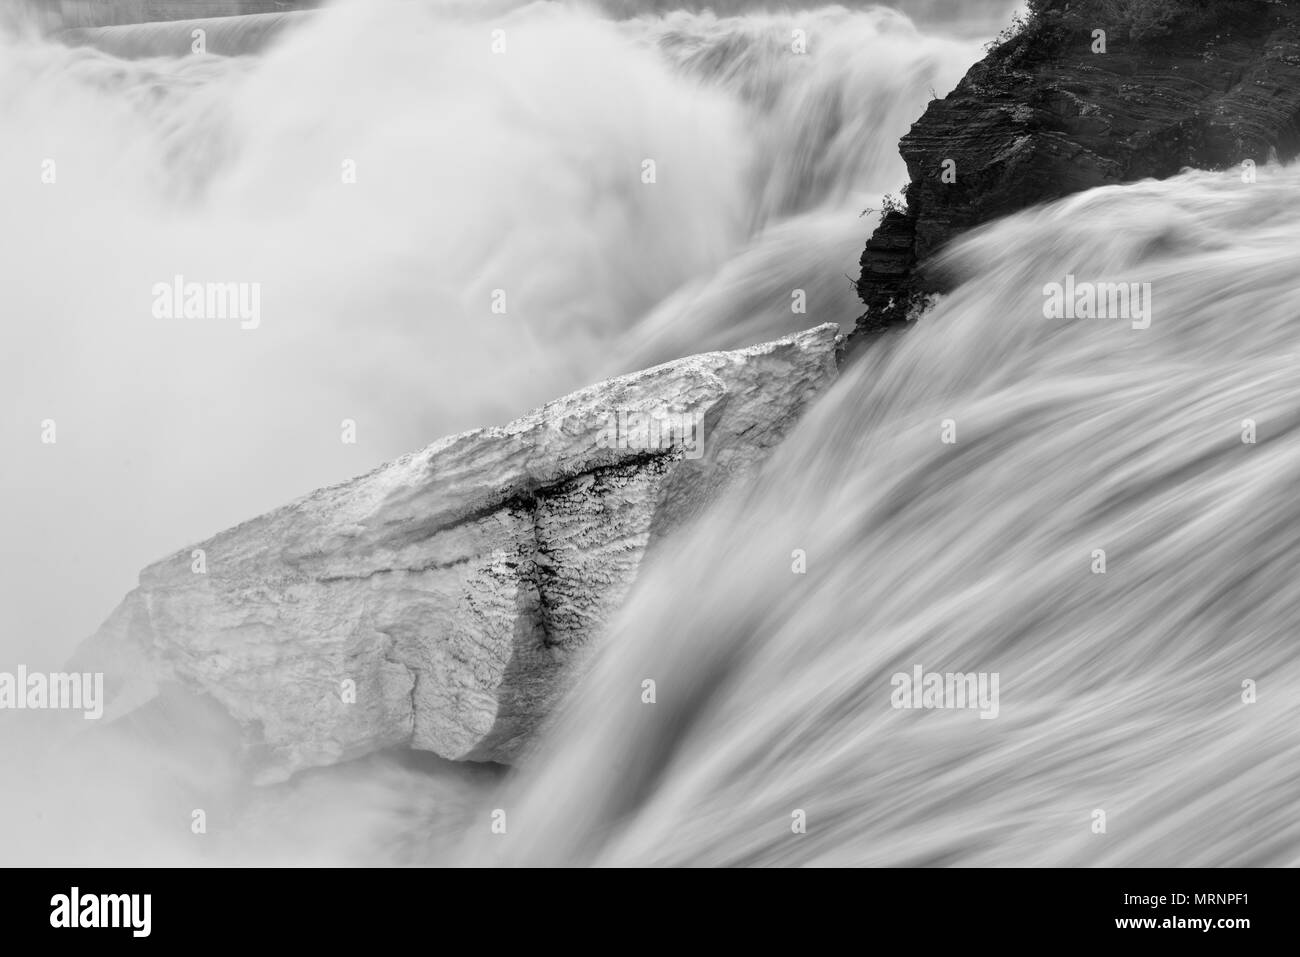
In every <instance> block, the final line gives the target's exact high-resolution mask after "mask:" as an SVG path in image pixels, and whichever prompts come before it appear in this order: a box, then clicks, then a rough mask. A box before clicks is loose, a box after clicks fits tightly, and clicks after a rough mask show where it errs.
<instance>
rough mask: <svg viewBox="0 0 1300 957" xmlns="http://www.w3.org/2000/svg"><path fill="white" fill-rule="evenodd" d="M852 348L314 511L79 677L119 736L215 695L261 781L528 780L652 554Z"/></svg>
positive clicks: (600, 419) (676, 394) (139, 598)
mask: <svg viewBox="0 0 1300 957" xmlns="http://www.w3.org/2000/svg"><path fill="white" fill-rule="evenodd" d="M835 353H836V334H835V327H834V326H833V325H825V326H820V327H818V328H816V329H813V330H810V331H808V332H805V333H802V334H800V335H797V336H793V337H789V338H786V339H782V340H779V341H777V342H773V343H769V344H766V345H762V346H756V347H753V348H750V349H745V350H741V351H736V352H719V353H709V354H706V355H700V356H695V357H692V358H688V359H682V360H678V361H676V362H672V363H668V364H666V365H662V366H658V367H656V368H653V369H649V370H647V371H644V372H639V373H635V374H633V375H629V376H624V377H621V378H617V379H612V380H610V381H607V382H604V383H601V384H599V385H595V386H592V387H590V388H587V389H584V390H582V391H580V392H576V393H574V394H572V395H569V396H567V397H565V398H563V399H559V400H557V401H554V402H551V403H550V404H548V405H546V406H544V407H542V408H541V409H538V410H536V411H535V412H533V413H531V414H529V415H527V416H524V417H523V418H521V419H518V420H516V421H514V422H512V423H510V424H509V425H506V426H504V427H501V428H488V429H479V430H476V431H473V432H466V433H463V434H461V435H456V436H452V437H449V438H446V439H443V440H441V441H439V442H436V443H434V444H433V445H431V446H429V447H428V448H426V449H424V450H422V451H420V452H416V453H413V454H411V455H407V456H405V457H403V458H400V459H398V460H396V461H394V462H392V463H390V464H388V465H385V466H383V467H381V468H379V469H377V470H375V471H374V472H371V473H369V474H368V475H364V476H362V477H360V478H357V479H354V480H352V481H350V482H347V483H344V484H342V485H338V486H334V487H331V488H325V489H321V490H319V491H316V492H313V493H312V494H310V495H308V496H306V497H305V498H302V499H300V500H298V501H296V502H294V503H292V504H290V505H287V506H284V507H283V508H280V509H277V510H275V511H273V512H269V513H267V514H266V515H262V516H260V517H258V518H255V519H253V520H251V521H249V522H245V523H244V524H242V525H239V526H237V527H235V528H232V529H229V530H227V531H225V532H222V533H220V534H219V535H217V536H215V537H213V538H211V539H209V540H208V541H205V542H202V543H200V544H198V545H196V546H193V548H186V549H184V550H182V551H180V552H177V553H176V554H175V555H172V556H171V557H169V558H166V559H163V560H162V561H160V562H157V563H156V564H154V565H151V566H149V567H148V568H146V569H145V570H144V571H143V572H142V573H141V575H140V585H139V587H138V588H136V589H135V590H134V591H133V592H131V593H130V594H129V595H128V596H127V597H126V599H125V600H124V601H123V603H122V605H121V606H119V608H118V609H117V610H116V611H115V612H114V614H113V615H112V616H111V617H110V618H109V620H108V621H107V622H106V623H105V624H104V625H103V626H102V627H101V628H100V630H99V631H98V632H97V633H96V634H95V635H94V636H93V637H92V638H91V639H90V640H89V641H88V642H87V643H86V644H85V645H84V646H83V648H82V649H81V651H80V652H79V653H78V659H79V663H81V664H83V665H86V666H90V667H92V668H95V669H100V670H105V671H107V672H108V673H109V678H110V702H109V716H110V717H112V716H114V715H115V714H121V713H124V712H126V711H129V710H131V709H133V708H134V707H136V706H138V705H140V704H143V703H145V702H146V701H148V700H149V699H150V698H151V697H153V696H154V695H155V694H156V693H157V691H158V688H159V686H160V685H161V684H162V683H164V682H178V683H179V684H180V685H181V686H183V687H184V688H185V689H187V690H188V691H190V692H198V693H202V694H204V695H207V696H210V697H211V698H212V699H215V700H216V701H217V702H218V703H219V704H220V705H221V706H222V707H224V708H225V710H226V711H228V712H229V714H230V715H231V716H232V717H234V718H235V719H236V720H237V721H238V722H239V723H240V724H241V725H242V726H243V728H244V729H245V732H246V740H247V742H248V744H249V746H250V750H251V752H252V754H253V758H254V764H255V766H256V767H257V768H259V769H260V771H261V774H262V777H263V779H264V780H267V779H274V778H277V777H282V776H284V775H285V774H287V773H291V772H292V771H294V770H297V769H299V768H304V767H310V766H316V765H323V764H330V763H333V762H336V761H338V760H341V759H345V758H350V757H354V756H358V755H360V754H363V753H366V752H368V751H372V750H376V749H380V748H385V747H392V746H402V745H405V746H410V747H413V748H418V749H423V750H429V751H433V752H436V753H437V754H439V755H441V756H443V757H447V758H453V759H469V760H498V761H509V760H510V759H511V758H512V757H513V756H514V755H515V754H516V753H517V752H518V750H519V748H520V746H521V745H522V744H523V743H524V741H525V740H526V739H527V737H528V735H529V733H530V732H531V731H532V730H533V728H534V727H535V726H536V724H537V723H538V721H539V719H540V718H542V717H543V716H544V715H545V714H546V713H547V711H548V710H549V709H550V707H551V706H552V704H553V702H554V700H555V699H556V697H557V696H558V694H559V693H560V692H561V691H562V690H563V687H564V684H565V678H566V675H567V673H568V669H567V668H566V665H568V664H570V663H572V661H573V660H574V657H575V656H574V653H575V652H576V651H577V650H578V649H580V648H582V647H583V646H584V645H586V644H587V643H588V642H590V641H592V640H593V638H595V637H596V636H597V635H599V634H600V632H601V630H602V626H603V625H604V623H605V621H606V620H607V618H608V617H609V615H610V614H611V613H612V612H613V611H614V610H615V609H616V608H617V607H618V605H619V603H620V602H621V600H622V599H623V597H624V595H625V594H626V593H627V591H628V589H629V588H630V587H631V586H632V583H633V581H634V579H635V577H636V572H637V568H638V567H639V565H640V562H641V560H642V558H643V556H644V555H645V553H646V550H647V548H652V547H653V546H654V543H655V542H656V541H657V540H659V539H660V538H661V537H662V536H663V535H665V534H667V533H668V532H670V531H671V530H672V529H673V528H674V527H676V526H678V525H679V524H681V523H682V522H685V521H689V519H690V518H691V516H692V515H694V514H696V513H697V512H698V510H699V509H701V508H702V507H703V506H704V505H705V504H707V503H708V502H709V501H710V500H711V499H712V498H713V497H714V496H715V495H716V494H717V493H718V492H719V491H720V490H721V489H722V488H723V487H724V486H725V485H726V484H727V483H728V482H729V481H731V480H732V479H733V478H734V477H735V476H737V475H738V474H740V473H743V472H745V471H747V470H748V469H750V468H751V467H752V466H753V465H755V464H756V463H758V462H759V461H760V460H761V459H762V458H763V457H764V456H765V455H766V454H767V452H768V451H769V450H770V449H771V448H772V446H774V445H775V444H776V443H777V442H778V441H779V440H780V439H781V437H782V436H783V435H784V434H785V432H786V431H787V429H788V428H789V427H790V426H791V425H792V424H793V422H794V421H795V419H796V418H797V417H798V416H799V414H800V412H801V411H802V410H803V409H804V407H805V405H806V404H807V403H808V402H809V401H810V400H811V399H812V398H814V397H815V396H816V395H817V394H819V393H820V392H821V391H823V390H824V389H825V388H826V387H827V386H828V385H829V384H830V382H831V381H832V380H833V379H834V376H835V371H836V357H835ZM650 423H654V424H655V426H656V427H660V428H659V429H658V431H651V430H650V427H649V424H650ZM669 426H671V429H670V428H669ZM196 550H201V551H202V553H203V554H202V562H203V565H204V566H205V568H204V569H203V570H201V571H196V570H195V567H196V562H197V561H198V559H197V558H196V557H195V554H194V553H195V551H196ZM123 676H126V678H123ZM114 685H116V686H117V693H116V695H113V692H112V690H111V688H112V686H114ZM353 686H355V701H354V702H353V701H350V700H348V699H349V698H350V697H351V695H350V693H349V692H350V690H351V689H352V687H353Z"/></svg>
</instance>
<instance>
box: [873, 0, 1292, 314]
mask: <svg viewBox="0 0 1300 957" xmlns="http://www.w3.org/2000/svg"><path fill="white" fill-rule="evenodd" d="M1178 2H1184V3H1186V2H1188V0H1178ZM1173 5H1174V6H1176V4H1173ZM1036 6H1037V7H1039V8H1040V10H1042V11H1043V12H1042V14H1041V15H1040V17H1039V21H1038V23H1037V24H1036V25H1031V27H1030V28H1029V29H1027V30H1026V31H1024V32H1023V33H1021V34H1020V35H1019V36H1017V37H1015V38H1013V39H1012V40H1010V41H1009V42H1007V43H1005V44H1003V45H1002V46H1000V47H998V48H997V49H995V50H993V51H992V52H990V54H989V55H988V56H987V57H985V59H984V60H983V61H981V62H980V63H977V64H976V65H975V66H974V67H972V68H971V70H970V71H969V72H968V73H967V74H966V76H965V77H964V78H963V79H962V81H961V83H959V84H958V86H957V88H956V89H955V90H954V91H953V92H952V93H951V94H949V95H948V96H947V97H945V98H944V99H942V100H935V101H934V102H932V103H931V104H930V106H929V108H928V109H927V110H926V112H925V114H924V115H923V116H922V117H921V118H920V120H918V121H917V122H916V123H915V124H914V125H913V126H912V129H911V131H910V132H909V133H908V134H907V135H906V136H904V137H903V139H902V141H901V143H900V144H899V149H900V152H901V153H902V156H903V159H904V160H905V161H906V163H907V169H908V174H909V177H910V182H909V184H908V187H907V207H908V208H907V213H906V214H901V213H891V214H890V215H888V216H887V217H886V218H885V219H884V220H883V221H882V223H881V224H880V227H879V228H878V229H877V230H876V232H875V234H874V235H873V236H872V237H871V240H870V241H869V242H868V243H867V246H866V249H865V251H864V252H863V254H862V259H861V266H862V273H861V277H860V279H859V281H858V293H859V295H860V296H861V298H862V300H863V302H864V303H866V305H867V312H866V313H865V314H864V315H863V316H862V318H860V319H859V321H858V327H857V333H858V334H859V335H857V336H855V338H861V334H863V333H871V332H875V331H878V330H880V329H883V328H885V327H888V326H891V325H894V324H896V323H899V322H902V321H905V320H906V318H907V314H908V312H909V311H910V309H911V307H912V306H913V305H915V304H916V302H917V301H918V299H919V297H921V296H924V295H925V294H926V293H929V292H936V291H942V290H943V288H944V278H943V277H942V276H940V275H937V274H935V273H934V272H933V271H931V272H930V274H929V275H927V274H926V268H925V267H926V263H927V261H928V260H930V259H931V257H933V256H934V254H935V253H936V252H937V251H938V250H940V249H941V248H942V247H943V246H944V245H945V244H946V243H948V242H949V241H950V240H951V239H953V238H954V237H955V236H957V235H958V234H959V233H961V232H962V231H964V230H967V229H969V228H971V227H972V226H977V225H979V224H981V223H985V222H988V221H990V220H993V219H996V218H998V217H1000V216H1004V215H1007V214H1008V213H1012V212H1015V211H1017V210H1020V209H1024V208H1026V207H1029V206H1032V205H1035V204H1038V203H1042V202H1046V201H1050V200H1054V199H1059V198H1061V197H1063V196H1066V195H1069V194H1070V193H1074V192H1077V191H1079V190H1084V189H1090V188H1092V187H1095V186H1100V185H1104V184H1107V183H1122V182H1131V181H1134V180H1138V179H1144V178H1147V177H1157V178H1162V177H1167V176H1171V175H1173V174H1175V173H1178V172H1179V171H1180V170H1181V169H1183V168H1184V167H1188V166H1192V167H1197V168H1200V169H1223V168H1227V167H1229V166H1234V165H1237V164H1240V163H1242V161H1243V160H1246V159H1252V160H1254V161H1255V162H1257V163H1260V164H1262V163H1264V162H1265V161H1266V160H1267V159H1268V158H1269V157H1270V155H1271V154H1273V153H1276V155H1277V156H1278V157H1279V158H1281V159H1283V160H1287V159H1290V158H1292V157H1294V156H1295V154H1296V152H1297V149H1298V148H1300V27H1298V25H1297V24H1298V21H1300V13H1298V11H1297V7H1298V6H1300V4H1297V3H1295V2H1294V0H1292V2H1287V3H1265V2H1259V3H1250V2H1233V3H1230V4H1225V5H1224V7H1225V8H1224V9H1222V10H1220V11H1217V13H1219V14H1222V15H1221V16H1218V18H1217V19H1215V20H1213V22H1211V21H1210V19H1209V18H1211V17H1213V16H1215V15H1216V11H1215V10H1213V9H1209V8H1207V9H1209V12H1208V13H1206V14H1205V15H1204V17H1203V19H1204V20H1205V21H1206V22H1203V23H1198V24H1196V25H1194V26H1193V27H1191V28H1189V29H1187V30H1184V31H1181V32H1180V31H1177V30H1175V31H1173V32H1171V33H1170V34H1169V35H1167V36H1161V37H1156V38H1154V39H1143V40H1142V41H1141V42H1139V41H1137V40H1134V39H1133V37H1138V36H1139V35H1140V30H1139V26H1141V25H1140V24H1136V23H1135V24H1123V23H1118V22H1116V21H1115V19H1114V16H1113V15H1111V16H1109V17H1108V16H1106V14H1105V12H1104V10H1105V9H1106V8H1107V6H1108V5H1107V4H1105V3H1101V2H1098V0H1076V2H1075V3H1073V4H1069V5H1066V4H1061V3H1056V2H1054V0H1039V2H1038V3H1037V4H1036ZM1137 6H1141V4H1138V5H1137ZM1204 6H1205V5H1202V7H1204ZM1109 8H1110V9H1112V10H1114V9H1116V5H1114V4H1113V3H1112V4H1109ZM1189 9H1192V10H1196V9H1198V8H1196V7H1194V6H1192V7H1190V8H1189ZM1093 29H1105V30H1106V31H1107V34H1108V36H1107V50H1106V52H1105V53H1094V52H1093V50H1092V47H1093V44H1094V39H1093V36H1092V30H1093ZM1147 32H1150V31H1149V30H1148V31H1147ZM946 161H951V163H952V164H953V165H951V166H949V169H950V170H951V173H950V175H949V177H948V178H949V179H953V177H954V176H955V181H953V182H945V179H944V175H943V174H944V169H945V162H946Z"/></svg>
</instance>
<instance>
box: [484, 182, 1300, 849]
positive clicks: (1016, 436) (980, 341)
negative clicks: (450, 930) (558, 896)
mask: <svg viewBox="0 0 1300 957" xmlns="http://www.w3.org/2000/svg"><path fill="white" fill-rule="evenodd" d="M1298 224H1300V171H1297V170H1295V169H1288V170H1282V169H1278V168H1270V169H1268V171H1267V172H1266V173H1264V174H1261V176H1260V178H1259V182H1258V183H1257V184H1243V183H1242V182H1241V181H1240V178H1239V177H1238V176H1237V175H1235V174H1232V173H1229V174H1223V175H1211V174H1204V173H1193V174H1188V175H1184V176H1182V177H1179V178H1178V179H1176V180H1173V181H1169V182H1163V183H1154V182H1148V183H1142V184H1138V185H1134V186H1129V187H1123V188H1106V189H1100V190H1095V191H1092V192H1089V193H1086V194H1083V195H1080V196H1077V197H1074V198H1071V199H1068V200H1065V201H1063V202H1060V203H1057V204H1055V205H1053V206H1051V207H1050V208H1047V209H1043V210H1035V211H1029V212H1026V213H1023V214H1020V215H1017V216H1015V217H1012V218H1011V219H1008V220H1006V221H1004V222H1002V223H1000V224H998V225H996V226H995V227H993V228H991V229H988V230H985V231H983V232H982V233H981V234H980V235H977V236H974V237H972V238H970V239H969V240H968V241H966V242H964V243H962V245H961V248H960V249H959V250H958V251H957V252H956V253H955V255H954V259H953V262H954V264H955V268H957V269H958V270H959V272H960V273H961V274H962V275H964V276H965V277H966V279H965V281H964V282H963V283H962V284H961V285H960V286H959V288H957V289H956V290H955V291H954V292H952V294H951V295H950V296H949V297H948V298H947V299H946V300H945V301H944V302H943V303H942V304H941V305H940V306H939V308H938V309H937V310H936V311H935V312H934V313H933V314H932V315H930V316H928V317H926V318H925V319H924V320H923V321H922V322H920V323H919V324H918V326H917V327H916V328H914V329H913V330H911V331H910V332H909V333H908V334H907V335H906V336H904V337H902V338H901V339H900V340H899V341H898V342H897V343H896V344H895V345H894V346H892V347H891V348H888V349H882V350H879V351H878V352H876V353H874V354H873V355H871V356H869V357H868V359H867V361H865V362H863V363H861V364H860V365H857V366H856V367H854V368H852V369H851V370H850V371H849V372H848V374H847V375H846V376H845V377H844V378H843V379H842V380H841V382H840V383H839V384H838V385H837V387H836V388H835V389H834V391H833V392H832V393H831V394H829V395H828V396H827V397H826V398H825V400H823V401H822V402H821V403H820V404H819V406H818V407H817V408H816V409H815V410H814V412H813V413H812V414H811V415H810V416H809V417H807V418H806V419H805V420H804V421H803V422H802V423H801V424H800V425H799V426H798V427H797V429H796V430H795V432H794V433H793V434H792V435H791V436H790V437H789V439H788V440H787V441H786V443H785V444H783V446H782V447H781V449H780V450H779V451H778V453H777V457H776V458H775V459H774V460H773V461H772V462H771V463H770V467H769V468H768V469H766V470H765V472H764V474H763V475H762V476H761V478H760V480H759V481H758V482H757V483H756V485H755V486H754V487H753V488H752V489H751V490H750V491H749V492H748V494H746V495H739V496H737V497H736V498H735V499H734V500H733V501H732V502H730V503H728V505H727V507H724V508H720V509H718V510H717V511H715V512H714V513H713V514H711V515H710V516H709V517H708V518H707V519H706V520H704V521H702V522H701V523H699V524H698V526H696V527H694V528H692V529H691V530H690V531H689V532H688V533H687V534H684V535H683V536H682V537H680V538H679V539H677V540H676V541H675V542H674V543H672V548H671V550H670V551H665V552H661V553H659V557H658V560H657V562H656V563H655V565H654V567H653V568H651V569H649V570H648V571H646V572H643V575H642V578H641V580H640V581H639V583H638V585H637V588H636V590H635V592H634V595H633V596H632V599H631V601H630V603H629V605H628V606H627V607H626V609H625V611H624V613H623V614H622V615H621V616H620V619H619V622H618V624H617V625H616V626H615V627H614V628H613V631H612V634H611V635H610V636H609V640H608V642H607V643H605V644H604V645H603V647H602V650H601V651H600V653H599V654H598V655H597V658H596V661H595V662H594V664H593V667H592V670H591V671H590V673H589V674H588V675H587V676H586V678H585V679H584V680H583V681H582V683H581V684H580V685H579V686H578V687H577V688H576V689H575V691H574V693H573V695H572V696H571V699H570V701H569V704H568V706H567V708H566V709H565V711H564V713H563V714H562V715H561V717H560V718H559V719H558V721H557V723H556V725H555V726H554V727H553V728H552V729H551V732H550V734H549V736H548V739H547V743H546V744H545V745H544V746H543V747H541V748H540V750H539V751H537V752H536V753H534V754H532V755H531V756H530V757H529V759H528V761H527V762H526V764H525V767H524V770H523V772H522V773H521V775H520V778H519V780H518V782H517V784H516V789H515V790H514V792H513V793H511V794H510V795H509V796H508V797H502V798H500V799H499V806H501V807H507V808H510V809H511V815H512V816H511V831H510V835H511V836H510V839H509V840H508V841H506V840H500V841H498V842H497V843H495V844H494V843H492V841H491V840H490V839H484V840H482V841H478V842H475V843H474V845H473V846H472V847H471V849H470V853H471V854H472V858H471V859H474V860H480V859H482V856H483V855H492V854H493V853H494V852H495V854H496V855H497V857H498V859H504V860H506V861H508V862H511V863H556V862H562V863H593V862H594V863H600V864H627V863H636V864H669V865H681V864H689V865H701V864H709V865H717V864H855V865H856V864H872V865H933V864H944V865H954V864H957V865H1020V866H1024V865H1058V866H1059V865H1106V866H1115V865H1152V866H1159V865H1173V866H1191V865H1198V866H1217V865H1233V866H1249V865H1291V866H1294V865H1296V864H1297V863H1300V816H1298V815H1297V814H1296V801H1297V798H1296V795H1297V794H1300V646H1298V645H1297V641H1296V635H1295V624H1296V622H1297V621H1300V589H1297V588H1296V581H1297V578H1298V577H1300V496H1297V495H1296V489H1297V487H1298V486H1300V398H1298V397H1300V321H1298V320H1297V317H1296V312H1295V303H1296V301H1297V297H1298V296H1300V281H1298V280H1297V277H1296V273H1295V259H1294V251H1295V249H1296V248H1297V244H1300V225H1298ZM1067 274H1074V275H1076V276H1077V277H1078V278H1079V279H1081V280H1091V281H1110V282H1130V283H1132V282H1138V283H1147V282H1149V283H1151V286H1152V290H1153V291H1152V303H1153V311H1152V323H1151V326H1150V328H1148V329H1144V330H1143V329H1134V328H1133V327H1132V323H1131V322H1129V321H1127V320H1124V319H1095V318H1094V319H1073V320H1049V319H1046V318H1044V312H1043V302H1044V293H1043V288H1044V286H1045V285H1046V284H1048V283H1052V282H1062V281H1063V280H1064V278H1065V276H1066V275H1067ZM1248 419H1249V420H1253V422H1254V423H1255V428H1256V438H1257V441H1256V442H1254V443H1248V442H1243V439H1242V436H1243V430H1244V428H1245V427H1246V426H1245V420H1248ZM945 420H951V421H952V422H953V423H954V424H955V430H956V432H955V436H956V442H955V444H944V442H943V441H941V438H942V435H943V423H944V421H945ZM796 549H801V550H803V551H804V552H806V555H807V572H806V574H802V575H797V574H793V573H792V570H791V569H792V552H793V551H794V550H796ZM1095 549H1103V550H1104V551H1105V553H1106V562H1107V564H1106V570H1105V572H1104V574H1094V572H1093V567H1094V564H1095V561H1096V557H1095V555H1094V550H1095ZM916 665H920V666H922V667H923V668H924V669H925V670H926V671H939V672H985V673H997V674H999V675H1000V710H999V714H998V716H997V717H996V718H995V719H992V720H981V719H980V718H979V716H978V715H977V714H976V713H975V712H973V711H942V710H937V711H914V710H896V709H894V708H893V707H891V693H892V690H893V689H892V686H891V676H892V675H893V674H895V673H898V672H911V671H912V669H913V667H914V666H916ZM645 679H653V680H654V681H655V682H656V684H657V702H656V703H655V704H645V703H643V701H642V697H641V696H642V682H643V681H644V680H645ZM1247 680H1250V681H1253V682H1255V683H1256V686H1257V693H1258V700H1257V702H1256V703H1253V704H1247V703H1243V697H1242V696H1243V682H1244V681H1247ZM798 810H802V811H803V812H804V813H805V815H806V820H807V833H806V834H795V833H793V832H792V828H791V824H792V814H794V813H795V812H796V811H798ZM1098 810H1100V811H1103V812H1104V813H1105V814H1106V822H1107V830H1106V833H1105V834H1096V833H1094V832H1093V829H1092V825H1093V822H1094V820H1095V818H1094V814H1095V812H1096V811H1098Z"/></svg>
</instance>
